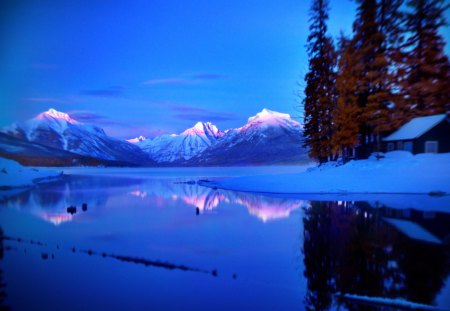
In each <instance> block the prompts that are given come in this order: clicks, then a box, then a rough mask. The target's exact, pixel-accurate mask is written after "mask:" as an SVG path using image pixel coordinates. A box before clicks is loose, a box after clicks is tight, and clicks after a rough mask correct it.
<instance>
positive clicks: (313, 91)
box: [303, 0, 336, 163]
mask: <svg viewBox="0 0 450 311" xmlns="http://www.w3.org/2000/svg"><path fill="white" fill-rule="evenodd" d="M328 10H329V4H328V0H314V1H313V3H312V6H311V18H310V23H311V24H310V27H309V30H310V34H309V36H308V43H307V51H308V56H309V68H308V73H307V74H306V76H305V81H306V87H305V98H304V100H303V104H304V113H305V115H304V136H305V146H306V147H309V150H310V151H309V154H310V156H311V157H312V158H315V159H317V160H319V162H321V163H323V162H326V161H328V160H330V159H331V158H332V148H331V138H332V131H333V124H332V122H333V120H332V111H333V109H334V108H335V106H336V90H335V66H336V53H335V50H334V46H333V41H332V39H331V37H329V36H328V35H327V25H326V22H327V20H328Z"/></svg>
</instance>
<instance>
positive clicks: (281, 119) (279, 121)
mask: <svg viewBox="0 0 450 311" xmlns="http://www.w3.org/2000/svg"><path fill="white" fill-rule="evenodd" d="M286 124H287V125H289V126H300V123H298V122H297V121H294V120H292V119H291V116H290V115H289V114H287V113H281V112H276V111H272V110H269V109H267V108H264V109H263V110H262V111H261V112H258V113H257V114H256V115H255V116H253V117H250V118H248V121H247V124H246V125H244V126H243V127H241V128H239V129H237V130H246V129H247V128H249V127H252V126H255V125H262V126H280V125H286Z"/></svg>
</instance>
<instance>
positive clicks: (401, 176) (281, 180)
mask: <svg viewBox="0 0 450 311" xmlns="http://www.w3.org/2000/svg"><path fill="white" fill-rule="evenodd" d="M201 184H202V185H204V186H209V187H217V188H221V189H228V190H236V191H249V192H261V193H280V194H299V193H303V194H306V193H316V194H318V193H329V194H350V193H379V194H381V193H386V194H387V193H405V194H429V193H435V192H445V193H446V194H449V193H450V153H444V154H418V155H412V154H411V153H409V152H405V151H393V152H389V153H386V154H385V158H382V159H380V160H377V159H376V158H375V157H372V158H370V159H367V160H359V161H351V162H348V163H346V164H345V165H342V166H337V167H336V165H335V164H333V163H329V164H328V165H323V166H321V167H314V168H310V169H309V170H308V171H306V172H303V173H296V174H280V175H270V176H269V175H267V176H248V177H239V178H228V179H223V180H219V181H214V182H206V183H205V182H202V183H201Z"/></svg>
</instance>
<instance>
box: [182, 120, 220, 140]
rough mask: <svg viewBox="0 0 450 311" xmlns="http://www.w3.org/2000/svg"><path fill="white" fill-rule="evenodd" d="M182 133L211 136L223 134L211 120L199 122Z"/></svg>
mask: <svg viewBox="0 0 450 311" xmlns="http://www.w3.org/2000/svg"><path fill="white" fill-rule="evenodd" d="M181 135H198V136H211V137H215V138H217V137H219V136H220V135H221V132H220V131H219V129H218V128H217V127H216V126H215V125H214V124H212V123H211V122H197V123H195V125H194V126H193V127H191V128H189V129H187V130H185V131H184V132H183V133H181Z"/></svg>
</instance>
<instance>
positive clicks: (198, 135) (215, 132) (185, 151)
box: [130, 122, 223, 163]
mask: <svg viewBox="0 0 450 311" xmlns="http://www.w3.org/2000/svg"><path fill="white" fill-rule="evenodd" d="M222 136H223V132H221V131H220V130H219V129H218V128H217V127H216V126H215V125H213V124H211V123H210V122H206V123H203V122H197V123H196V124H195V125H194V127H192V128H190V129H187V130H185V131H184V132H182V133H181V134H178V135H177V134H172V135H161V136H158V137H155V138H153V139H145V140H139V141H138V142H137V143H136V145H137V146H139V147H140V148H141V149H142V150H143V151H145V152H147V153H149V154H150V156H151V157H152V158H153V159H154V160H156V161H157V162H160V163H162V162H175V161H184V160H189V159H190V158H192V157H194V156H196V155H198V154H200V153H201V152H202V151H203V150H205V149H206V148H207V147H209V146H210V145H212V144H213V143H214V142H215V141H216V140H217V139H219V138H220V137H222ZM130 141H131V140H130Z"/></svg>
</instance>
